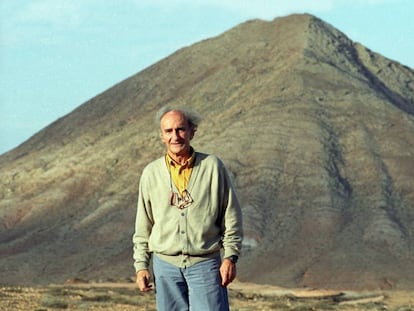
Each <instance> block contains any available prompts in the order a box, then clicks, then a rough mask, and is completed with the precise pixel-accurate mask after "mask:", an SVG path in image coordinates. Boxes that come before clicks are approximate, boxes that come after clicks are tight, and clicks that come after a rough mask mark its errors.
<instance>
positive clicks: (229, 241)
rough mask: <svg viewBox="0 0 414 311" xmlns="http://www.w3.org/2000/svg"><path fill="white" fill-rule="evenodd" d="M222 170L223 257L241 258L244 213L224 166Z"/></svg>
mask: <svg viewBox="0 0 414 311" xmlns="http://www.w3.org/2000/svg"><path fill="white" fill-rule="evenodd" d="M221 170H222V181H223V186H222V188H221V189H222V191H223V193H222V204H223V211H224V213H223V221H222V230H223V248H224V254H223V257H224V258H227V257H229V256H232V255H237V256H240V252H241V247H242V240H243V223H242V212H241V207H240V203H239V200H238V198H237V194H236V191H235V189H234V186H233V184H232V182H231V179H230V176H229V174H228V172H227V169H226V168H225V167H224V165H222V166H221Z"/></svg>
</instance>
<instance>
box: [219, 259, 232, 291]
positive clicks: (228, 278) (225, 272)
mask: <svg viewBox="0 0 414 311" xmlns="http://www.w3.org/2000/svg"><path fill="white" fill-rule="evenodd" d="M220 275H221V286H223V287H227V285H229V284H230V283H231V282H233V280H234V279H235V278H236V264H235V263H233V262H232V261H231V260H230V259H227V258H224V259H223V263H222V264H221V267H220Z"/></svg>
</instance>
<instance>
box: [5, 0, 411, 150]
mask: <svg viewBox="0 0 414 311" xmlns="http://www.w3.org/2000/svg"><path fill="white" fill-rule="evenodd" d="M293 13H310V14H313V15H315V16H317V17H319V18H321V19H322V20H324V21H325V22H328V23H329V24H331V25H332V26H334V27H335V28H337V29H339V30H340V31H342V32H343V33H345V34H346V35H347V36H348V37H349V38H350V39H351V40H353V41H357V42H359V43H362V44H363V45H364V46H366V47H367V48H369V49H371V50H373V51H375V52H378V53H380V54H382V55H383V56H385V57H388V58H390V59H392V60H395V61H398V62H400V63H402V64H404V65H406V66H408V67H411V68H414V52H413V51H414V22H413V18H412V16H413V15H414V1H412V0H105V1H101V0H0V154H3V153H5V152H7V151H8V150H11V149H12V148H14V147H17V146H18V145H19V144H21V143H23V142H24V141H25V140H27V139H28V138H30V137H31V136H32V135H34V134H35V133H36V132H38V131H40V130H41V129H42V128H44V127H46V126H47V125H49V124H50V123H52V122H54V121H56V120H57V119H58V118H60V117H62V116H64V115H66V114H68V113H70V112H71V111H72V110H74V109H75V108H77V107H78V106H80V105H82V104H83V103H85V102H86V101H87V100H89V99H91V98H93V97H95V96H96V95H98V94H100V93H102V92H103V91H105V90H107V89H108V88H110V87H111V86H113V85H114V84H116V83H118V82H120V81H122V80H124V79H126V78H128V77H130V76H132V75H134V74H136V73H138V72H140V71H141V70H143V69H145V68H146V67H148V66H150V65H152V64H154V63H156V62H158V61H159V60H161V59H163V58H165V57H167V56H168V55H170V54H172V53H173V52H175V51H176V50H178V49H180V48H182V47H185V46H190V45H191V44H193V43H196V42H199V41H201V40H204V39H207V38H211V37H215V36H217V35H219V34H221V33H223V32H225V31H227V30H229V29H230V28H233V27H235V26H237V25H238V24H240V23H242V22H245V21H247V20H250V19H263V20H268V21H270V20H273V19H274V18H276V17H280V16H286V15H289V14H293Z"/></svg>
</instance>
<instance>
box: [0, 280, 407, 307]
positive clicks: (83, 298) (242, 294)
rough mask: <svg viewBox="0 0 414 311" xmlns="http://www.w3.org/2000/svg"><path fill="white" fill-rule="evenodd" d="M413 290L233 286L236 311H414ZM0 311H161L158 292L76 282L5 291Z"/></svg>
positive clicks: (0, 294)
mask: <svg viewBox="0 0 414 311" xmlns="http://www.w3.org/2000/svg"><path fill="white" fill-rule="evenodd" d="M413 294H414V293H413V292H408V291H389V290H388V291H363V292H356V291H339V290H316V289H286V288H281V287H276V286H270V285H268V286H266V285H257V284H248V283H240V282H235V283H234V284H232V285H231V286H230V287H229V297H230V305H231V310H232V311H270V310H280V311H283V310H315V311H316V310H347V311H352V310H387V311H409V310H414V295H413ZM0 310H16V311H20V310H38V311H40V310H116V311H155V310H156V305H155V297H154V293H153V292H151V293H147V294H143V293H140V292H139V291H138V290H137V288H136V286H135V284H133V283H108V282H107V283H76V284H65V285H53V286H52V285H50V286H45V287H1V288H0Z"/></svg>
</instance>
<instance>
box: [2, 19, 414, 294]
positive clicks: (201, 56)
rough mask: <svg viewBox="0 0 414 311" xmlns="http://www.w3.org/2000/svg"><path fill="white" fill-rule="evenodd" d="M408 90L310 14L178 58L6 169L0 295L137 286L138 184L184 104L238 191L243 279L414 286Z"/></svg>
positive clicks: (390, 65)
mask: <svg viewBox="0 0 414 311" xmlns="http://www.w3.org/2000/svg"><path fill="white" fill-rule="evenodd" d="M412 81H414V72H413V71H412V70H411V69H409V68H407V67H405V66H403V65H401V64H398V63H396V62H393V61H391V60H389V59H386V58H384V57H382V56H381V55H379V54H377V53H375V52H373V51H370V50H369V49H367V48H365V47H364V46H363V45H362V44H359V43H355V42H353V41H352V40H351V39H349V38H347V37H346V36H345V35H344V34H343V33H341V32H340V31H339V30H337V29H335V28H334V27H332V26H331V25H329V24H327V23H325V22H323V21H322V20H320V19H318V18H316V17H314V16H312V15H308V14H302V15H291V16H287V17H283V18H277V19H275V20H273V21H269V22H268V21H261V20H253V21H248V22H245V23H243V24H240V25H238V26H236V27H234V28H232V29H230V30H229V31H226V32H225V33H223V34H221V35H219V36H217V37H214V38H210V39H206V40H203V41H201V42H198V43H195V44H193V45H191V46H189V47H185V48H182V49H180V50H178V51H176V52H175V53H173V54H172V55H170V56H168V57H166V58H165V59H162V60H160V61H159V62H157V63H155V64H153V65H152V66H150V67H148V68H146V69H145V70H143V71H141V72H139V73H137V74H136V75H134V76H132V77H130V78H128V79H126V80H124V81H122V82H120V83H118V84H117V85H115V86H114V87H112V88H110V89H108V90H106V91H105V92H103V93H101V94H99V95H97V96H96V97H94V98H92V99H91V100H89V101H87V102H86V103H84V104H83V105H81V106H80V107H78V108H77V109H75V110H74V111H73V112H72V113H70V114H68V115H66V116H65V117H63V118H61V119H59V120H56V122H54V123H52V124H51V125H49V126H48V127H46V128H45V129H43V130H42V131H40V132H39V133H37V134H36V135H34V136H33V137H32V138H31V139H30V140H28V141H27V142H25V143H24V144H22V145H21V146H19V147H18V148H16V149H14V150H12V151H11V152H9V153H7V154H5V155H3V156H1V157H0V164H1V165H0V242H1V243H0V253H1V254H2V256H1V258H0V270H1V275H2V282H3V283H19V282H22V280H23V281H24V282H28V280H30V281H31V282H33V283H42V282H43V283H50V282H62V281H64V280H65V279H68V278H74V277H80V278H83V279H86V278H91V279H97V278H99V279H102V278H105V277H108V278H114V277H115V278H119V277H121V276H124V277H128V276H129V275H131V274H133V271H132V264H131V262H132V259H131V256H132V255H131V236H132V231H133V219H134V217H135V205H136V195H137V183H138V179H139V176H140V174H141V171H142V169H143V167H144V166H145V165H146V164H147V163H148V162H150V161H151V160H153V159H155V158H157V157H159V156H160V155H162V154H163V152H164V150H163V146H162V144H161V142H160V140H159V135H158V131H157V127H156V126H155V125H154V123H153V116H154V114H155V112H156V111H157V110H158V109H159V108H160V107H161V106H163V105H165V104H178V105H180V106H182V105H184V106H189V107H191V108H192V109H193V110H196V111H198V112H199V113H200V114H201V115H202V116H203V118H204V121H203V123H201V124H200V126H199V129H198V131H197V135H196V137H195V139H194V140H193V147H194V148H195V149H196V150H200V151H203V152H207V153H214V154H216V155H218V156H219V157H220V158H222V159H223V161H224V162H225V164H226V166H227V167H228V169H229V171H230V174H231V176H232V178H233V180H234V184H235V185H236V188H237V191H238V193H239V196H240V201H241V203H242V209H243V215H244V231H245V240H244V252H243V256H242V257H241V259H240V264H239V276H240V278H241V279H242V280H245V281H251V282H258V283H270V284H276V285H282V286H312V287H331V288H345V287H346V288H384V287H387V286H389V284H394V285H393V286H394V287H413V286H414V276H413V274H412V271H411V270H412V269H410V268H411V262H412V260H413V259H414V258H413V257H414V254H413V251H412V250H413V249H414V231H413V229H412V223H413V222H414V215H413V213H412V212H411V211H412V210H413V197H414V190H413V187H412V185H413V183H414V173H413V171H412V167H413V166H414V147H413V146H414V135H413V133H414V119H413V109H414V98H413V96H414V95H413V94H414V92H413V89H412ZM69 245H70V247H69ZM50 254H53V256H50ZM97 257H99V258H100V260H99V262H98V263H97V262H96V260H95V258H97ZM269 258H271V260H269ZM28 263H29V264H28ZM384 280H386V281H384Z"/></svg>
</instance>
